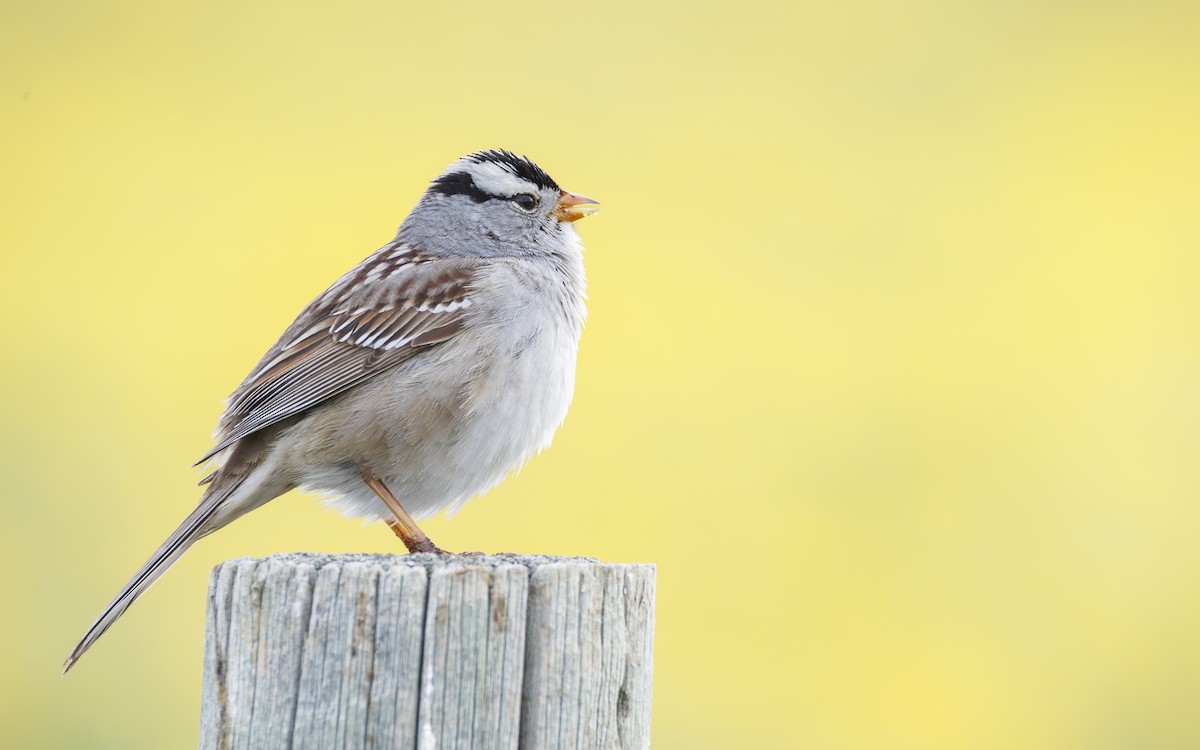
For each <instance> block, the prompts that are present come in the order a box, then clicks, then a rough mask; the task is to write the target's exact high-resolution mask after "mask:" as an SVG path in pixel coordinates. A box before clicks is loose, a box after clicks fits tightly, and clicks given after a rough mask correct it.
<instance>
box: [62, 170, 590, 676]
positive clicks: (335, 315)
mask: <svg viewBox="0 0 1200 750" xmlns="http://www.w3.org/2000/svg"><path fill="white" fill-rule="evenodd" d="M598 207H599V204H598V202H597V201H595V200H593V199H591V198H588V197H586V196H584V195H580V194H577V193H572V192H570V191H567V190H564V189H562V188H561V187H559V185H558V183H557V182H555V181H554V180H553V179H552V178H551V177H550V176H549V175H548V174H547V173H546V172H545V171H544V170H543V169H542V168H541V167H539V166H538V165H537V164H536V163H535V162H534V161H532V160H531V159H529V158H528V157H526V156H520V155H517V154H515V153H513V152H511V151H506V150H498V149H494V150H486V151H477V152H475V153H471V154H468V155H466V156H463V157H461V158H459V159H457V160H455V161H454V162H452V163H451V164H450V165H449V166H448V167H447V168H446V169H445V170H444V171H443V172H442V173H441V174H440V175H439V176H438V177H437V178H435V179H434V180H433V181H432V182H431V183H430V184H429V186H428V188H427V189H426V190H425V192H424V194H423V195H422V196H421V198H420V199H419V200H418V202H417V204H416V206H415V207H414V208H413V209H412V211H411V212H410V213H409V214H408V216H407V217H406V218H405V219H404V221H403V223H402V224H401V225H400V228H399V230H398V231H397V232H396V235H395V238H394V239H393V240H392V241H391V242H389V243H387V244H386V245H384V246H383V247H381V248H380V249H379V250H377V251H375V252H374V253H373V254H371V255H370V256H368V257H367V258H366V259H364V260H363V261H362V262H361V263H359V264H358V265H357V266H355V267H354V268H352V269H351V270H350V271H349V272H347V273H346V274H345V275H343V276H342V277H341V278H340V279H338V280H337V281H336V282H335V283H334V284H333V285H332V286H331V287H329V288H328V289H327V290H325V291H324V292H323V293H322V294H320V295H319V296H317V297H316V299H314V300H313V301H312V302H311V303H309V305H308V306H307V307H305V308H304V310H303V311H302V312H301V313H300V314H299V315H298V316H297V317H296V319H295V321H294V322H293V323H292V324H291V325H290V326H288V328H287V329H286V330H285V331H284V332H283V335H282V336H280V337H279V340H278V341H277V342H276V343H275V345H274V346H272V347H271V348H270V349H269V350H268V351H267V353H266V354H265V355H263V357H262V359H261V360H260V361H259V362H258V364H257V365H256V366H255V367H254V368H253V369H252V370H251V371H250V374H249V375H248V376H247V377H246V378H245V380H243V381H242V383H241V385H239V386H238V387H237V389H236V390H235V391H234V392H233V394H232V395H231V396H230V397H229V399H228V400H227V401H226V406H225V410H224V412H223V413H222V415H221V417H220V419H219V421H218V425H217V429H216V432H215V434H214V437H215V441H216V444H215V445H214V447H213V448H212V450H210V451H209V452H208V453H207V454H205V455H204V456H203V457H202V458H201V459H200V461H198V462H197V464H196V465H197V466H199V465H201V464H207V465H208V466H210V467H212V468H213V469H214V470H213V471H212V472H211V473H210V474H208V475H207V476H205V477H204V478H203V479H202V480H201V481H200V484H201V486H203V487H204V488H205V489H204V492H203V495H202V496H201V499H200V502H199V504H198V505H197V506H196V509H195V510H193V511H192V512H191V514H190V515H188V516H187V518H186V519H184V521H183V523H182V524H180V526H179V528H177V529H176V530H175V531H174V532H173V533H172V534H171V535H170V536H169V537H168V538H167V540H166V541H165V542H163V544H162V546H160V547H159V548H158V549H157V550H156V551H155V552H154V554H153V555H152V556H151V557H150V559H149V560H147V561H146V563H145V564H144V565H143V566H142V567H141V568H140V569H139V570H138V571H137V573H135V574H134V576H133V578H131V579H130V580H129V582H128V583H126V584H125V586H124V588H122V589H121V590H120V592H119V593H118V594H117V595H116V597H115V598H114V599H113V600H112V602H111V603H109V604H108V606H107V607H105V608H104V610H103V611H102V612H101V613H100V616H99V617H97V618H96V620H95V622H94V623H93V624H92V625H91V627H89V628H88V630H87V632H86V633H85V634H84V636H83V637H82V638H81V639H80V641H79V643H78V644H77V645H76V646H75V648H74V649H73V650H72V651H71V654H70V656H69V657H68V658H67V661H66V663H65V665H64V668H63V674H66V673H67V671H69V670H70V669H71V667H72V666H73V665H74V664H75V663H76V662H77V661H78V660H79V658H80V657H81V656H82V655H83V653H84V652H85V651H87V650H88V649H89V648H90V647H91V646H92V644H94V643H95V642H96V640H97V639H99V638H100V636H102V635H103V634H104V633H105V631H107V630H108V629H109V627H111V626H112V624H113V623H114V622H115V621H116V620H117V618H119V617H120V616H121V615H122V614H124V613H125V611H126V610H127V609H128V608H129V606H130V605H131V604H132V603H133V602H134V601H135V600H136V599H137V598H138V597H139V596H141V595H142V594H143V593H145V591H146V590H147V589H148V588H149V587H150V586H151V584H153V583H154V582H155V581H156V580H158V578H159V577H160V576H161V575H162V574H163V573H164V572H165V571H166V570H167V568H169V567H170V566H171V565H173V564H174V563H175V562H176V561H177V560H178V559H179V558H180V557H181V556H182V555H183V554H184V553H185V552H186V551H187V550H188V549H189V548H190V547H191V546H192V545H193V544H194V543H195V542H196V541H197V540H198V539H200V538H201V537H204V536H207V535H208V534H211V533H212V532H214V531H216V530H218V529H220V528H222V527H224V526H225V525H227V524H229V523H230V522H231V521H234V520H236V519H237V518H239V517H241V516H243V515H245V514H246V513H249V512H250V511H252V510H254V509H255V508H258V507H261V506H262V505H264V504H265V503H267V502H269V501H270V500H272V499H274V498H276V497H278V496H280V495H282V494H284V493H286V492H288V491H290V490H292V489H295V488H300V489H304V490H308V491H312V492H315V493H318V494H321V495H323V496H325V497H326V498H328V499H329V502H331V503H332V504H333V505H334V506H335V507H336V508H337V509H339V510H341V511H342V512H343V513H345V514H347V515H350V516H356V517H361V518H365V519H367V520H370V521H374V520H383V521H385V522H386V524H387V526H388V527H389V528H390V529H391V530H392V532H393V533H395V534H396V536H398V537H399V538H400V540H401V541H402V542H403V543H404V545H405V547H406V548H407V549H408V551H409V552H410V553H418V552H425V553H439V554H445V553H444V551H443V550H441V549H440V548H438V547H437V545H435V544H434V543H433V542H432V541H431V540H430V538H429V537H428V536H427V535H426V534H425V533H424V532H423V531H421V529H420V527H419V526H418V525H417V521H418V520H422V519H425V518H429V517H430V516H433V515H435V514H437V513H438V512H440V511H443V510H446V511H449V512H454V511H456V510H458V509H459V508H460V507H462V505H463V504H464V503H465V502H466V501H467V500H469V499H471V498H472V497H475V496H478V495H480V494H483V493H485V492H487V491H488V490H490V489H491V488H493V487H495V486H496V485H497V484H499V483H500V482H501V481H502V480H503V479H504V478H505V477H506V476H508V475H509V474H510V473H511V472H512V471H514V470H515V469H517V468H519V467H520V466H521V465H523V464H524V463H525V462H526V461H527V460H529V459H530V458H531V457H532V456H534V455H536V454H537V453H539V452H541V451H542V450H543V449H545V448H546V447H548V446H549V444H550V442H551V439H552V438H553V436H554V433H555V432H556V430H557V429H558V427H559V426H560V425H561V423H562V422H563V420H564V419H565V417H566V414H567V408H568V406H569V405H570V402H571V398H572V394H573V391H574V385H575V363H576V353H577V351H578V347H579V341H580V337H581V334H582V331H583V324H584V319H585V318H586V315H587V310H586V299H587V296H586V277H585V274H584V266H583V246H582V243H581V241H580V238H579V235H578V233H577V232H576V230H575V225H574V222H575V221H576V220H578V219H581V218H583V217H585V216H588V215H589V214H592V213H594V212H595V211H596V210H597V209H598Z"/></svg>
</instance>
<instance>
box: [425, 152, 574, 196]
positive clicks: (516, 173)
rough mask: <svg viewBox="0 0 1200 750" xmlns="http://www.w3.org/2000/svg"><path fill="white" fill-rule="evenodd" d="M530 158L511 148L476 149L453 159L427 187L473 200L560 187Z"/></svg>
mask: <svg viewBox="0 0 1200 750" xmlns="http://www.w3.org/2000/svg"><path fill="white" fill-rule="evenodd" d="M561 189H562V188H560V187H559V186H558V183H557V182H555V181H554V180H553V178H551V177H550V175H548V174H546V172H545V171H544V170H543V169H542V168H541V167H539V166H538V165H537V164H535V163H534V162H533V161H532V160H530V159H528V158H526V157H524V156H518V155H516V154H514V153H512V152H511V151H479V152H477V153H474V154H470V155H468V156H464V157H463V158H461V159H459V160H458V161H456V162H455V163H454V164H451V165H450V167H449V168H448V169H447V170H446V171H445V172H443V173H442V174H441V176H439V177H438V178H437V179H435V180H434V181H433V183H432V184H431V185H430V186H429V191H430V192H431V193H437V194H441V195H465V196H467V197H468V198H470V199H471V200H472V201H474V202H476V203H483V202H484V201H486V200H491V199H493V198H511V197H513V196H514V195H518V194H520V193H527V192H530V191H531V190H532V191H537V190H561Z"/></svg>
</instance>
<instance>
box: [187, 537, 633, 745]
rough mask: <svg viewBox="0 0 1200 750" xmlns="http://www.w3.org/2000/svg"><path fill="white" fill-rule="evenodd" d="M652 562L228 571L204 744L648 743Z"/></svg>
mask: <svg viewBox="0 0 1200 750" xmlns="http://www.w3.org/2000/svg"><path fill="white" fill-rule="evenodd" d="M654 572H655V571H654V566H653V565H609V564H604V563H600V562H597V561H595V560H590V559H584V558H561V557H540V556H524V555H491V556H482V555H479V556H474V555H467V556H451V557H438V556H436V555H404V556H397V555H311V554H288V555H275V556H272V557H268V558H265V559H262V560H250V559H241V560H230V561H229V562H225V563H222V564H220V565H218V566H217V567H216V568H214V569H213V573H212V580H211V583H210V586H209V592H208V626H207V632H206V634H205V639H204V685H203V693H202V706H201V712H200V747H201V748H202V750H210V749H212V750H215V749H217V748H220V749H221V750H225V749H230V750H232V749H233V748H252V749H254V750H258V749H259V748H281V749H285V748H286V749H287V750H302V749H305V748H313V749H314V750H328V749H329V748H380V749H382V748H405V749H408V748H416V749H417V750H452V749H456V748H462V749H466V748H486V749H487V750H491V749H492V748H501V749H503V748H522V749H523V750H532V749H534V748H539V749H540V748H548V749H553V748H565V747H569V748H605V749H609V748H612V749H614V750H635V749H636V750H640V749H641V748H645V747H648V746H649V744H650V685H651V677H652V670H653V660H652V649H653V639H654Z"/></svg>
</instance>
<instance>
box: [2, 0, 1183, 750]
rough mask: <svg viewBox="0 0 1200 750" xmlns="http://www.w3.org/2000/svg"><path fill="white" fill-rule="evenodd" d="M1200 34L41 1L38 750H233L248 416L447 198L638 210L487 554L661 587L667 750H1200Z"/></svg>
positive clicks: (12, 358)
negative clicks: (277, 361) (222, 493)
mask: <svg viewBox="0 0 1200 750" xmlns="http://www.w3.org/2000/svg"><path fill="white" fill-rule="evenodd" d="M1198 22H1200V5H1197V4H1196V3H1193V2H1177V3H1174V2H1136V3H1135V2H1099V3H1087V2H949V1H938V0H929V1H925V2H865V3H852V4H836V3H816V2H775V3H772V2H757V1H756V0H748V1H746V2H739V3H737V4H736V8H735V9H730V7H729V4H726V3H707V2H691V3H688V4H686V5H682V4H681V5H678V6H674V7H672V6H667V5H665V4H660V5H652V4H647V3H636V2H622V1H610V2H604V3H592V4H574V5H572V4H566V5H546V4H541V5H538V4H533V5H530V4H511V3H510V4H503V5H495V6H489V7H467V6H463V5H462V4H437V3H423V4H419V5H418V4H412V5H411V7H406V4H400V3H383V2H378V3H368V4H344V5H343V6H341V7H336V8H335V7H334V6H333V4H330V5H329V6H327V7H323V8H321V7H315V6H312V5H304V4H297V3H285V2H249V3H234V4H220V3H217V4H214V3H191V2H182V3H154V2H106V3H85V2H59V1H56V0H50V1H49V2H40V3H9V4H7V5H6V6H5V8H4V9H3V10H2V11H0V84H2V85H0V117H2V122H3V133H4V137H3V138H2V139H0V161H2V164H3V168H2V169H0V201H2V204H3V209H2V212H0V248H2V250H0V252H2V257H3V261H2V266H0V275H2V278H3V279H4V293H3V294H2V295H0V320H2V321H3V323H0V325H3V327H4V328H3V340H4V348H3V354H2V355H0V356H3V366H2V367H0V386H2V392H3V403H4V406H3V419H2V421H0V448H2V449H3V450H2V452H0V466H2V471H3V474H2V476H0V481H2V485H0V487H2V489H0V492H2V496H3V500H2V502H0V571H2V572H0V591H2V592H3V597H4V601H5V602H6V603H5V605H4V606H3V607H0V634H2V636H3V639H2V642H3V644H4V646H3V664H4V669H3V676H2V677H0V745H3V746H5V747H13V748H17V747H20V748H74V747H87V748H168V747H189V746H194V744H195V741H196V736H197V723H198V715H199V688H200V671H201V643H202V633H203V623H204V617H203V613H204V592H205V586H206V581H207V575H208V570H209V568H210V567H211V566H212V565H213V564H214V563H216V562H218V561H220V560H223V559H226V558H230V557H237V556H246V555H266V554H269V553H273V552H279V551H294V550H311V551H327V552H342V551H373V552H391V551H397V550H398V545H397V543H396V540H395V539H394V538H393V537H392V535H391V533H390V532H388V531H387V529H385V528H384V527H382V526H372V527H364V526H363V525H362V524H361V523H360V522H358V521H356V520H350V519H344V518H342V517H340V516H337V515H335V514H334V513H332V512H331V511H329V510H326V509H324V508H322V507H321V506H320V504H319V503H318V502H317V501H316V500H315V499H313V498H310V497H306V496H303V495H300V494H294V495H289V496H287V497H285V498H282V499H280V500H278V501H276V502H275V503H272V504H271V505H269V506H267V507H266V508H264V509H263V510H260V511H257V512H255V513H253V514H251V515H250V516H248V517H246V518H244V519H242V520H241V521H239V522H237V523H236V524H234V525H233V526H231V527H229V528H228V529H226V530H224V531H222V532H221V533H220V534H217V535H216V536H214V537H210V538H208V539H206V540H204V541H202V542H201V543H200V544H199V545H197V547H196V548H195V549H194V550H193V551H192V552H191V553H190V554H189V555H188V556H186V557H185V558H184V559H183V561H182V562H181V563H180V564H179V565H178V566H177V567H176V568H175V569H173V570H172V571H171V572H169V573H168V574H167V575H166V576H165V578H164V579H163V580H162V581H161V582H160V583H159V585H158V586H156V587H155V588H154V590H153V591H151V592H150V593H149V594H148V595H147V596H146V597H145V598H144V599H142V600H141V602H140V603H139V604H138V605H137V606H135V607H134V608H133V609H132V610H131V611H130V612H129V614H128V615H126V617H125V618H124V619H123V620H122V621H121V622H120V623H119V624H118V625H117V626H116V627H115V628H114V629H113V630H112V631H111V632H110V633H109V634H108V636H107V637H105V638H104V639H103V640H102V641H101V642H100V643H99V644H98V646H97V647H96V648H95V649H93V650H92V651H91V652H90V653H89V654H88V655H87V658H85V659H84V660H83V661H82V662H81V663H80V664H79V666H77V667H76V669H75V670H74V671H73V672H72V673H71V675H70V676H69V677H67V678H66V679H61V678H60V677H59V671H60V668H61V664H62V661H63V659H64V658H65V657H66V655H67V652H68V650H69V649H70V647H71V646H72V645H73V644H74V643H75V641H76V639H77V638H78V637H79V636H80V635H81V634H82V633H83V631H84V629H85V628H86V627H87V625H88V624H89V623H90V622H91V621H92V619H93V617H94V616H95V615H96V614H97V613H98V612H99V611H100V608H101V607H102V606H103V605H104V604H105V603H106V602H107V601H108V600H109V598H110V597H111V596H112V595H113V594H114V593H115V592H116V591H117V589H118V588H119V587H120V585H121V584H123V583H124V582H125V580H126V579H127V578H128V577H129V575H130V574H132V573H133V571H134V570H135V569H136V568H137V566H138V565H140V564H141V563H142V561H143V560H144V559H145V558H146V556H147V555H148V554H149V553H150V552H151V551H152V550H153V549H154V548H155V547H156V546H157V545H158V544H159V543H160V542H161V541H162V539H164V538H165V536H166V535H167V534H168V533H169V532H170V531H171V530H172V529H173V528H174V527H175V525H176V524H177V523H178V522H179V521H180V520H182V518H183V517H184V516H185V515H186V514H187V512H188V511H189V510H191V508H192V507H193V505H194V503H195V502H196V500H197V499H198V498H199V491H198V490H197V489H196V488H195V487H194V486H193V485H194V483H195V480H196V479H198V474H197V472H196V471H195V470H193V469H191V468H189V466H190V464H191V462H192V461H194V460H195V459H196V458H198V457H199V456H200V455H201V454H202V453H204V452H205V451H206V450H207V449H208V447H209V446H210V440H209V434H210V431H211V429H212V427H213V426H214V424H215V422H216V418H217V416H218V414H219V412H220V409H221V404H222V399H223V398H224V397H225V396H226V395H227V394H228V393H229V392H230V391H232V389H233V388H234V387H235V386H236V385H237V383H238V382H239V381H240V380H241V378H242V377H243V376H244V375H245V374H246V372H247V371H248V369H249V368H250V366H251V365H252V364H253V363H254V362H255V361H256V360H257V358H258V357H259V356H260V355H261V354H262V352H263V351H264V350H265V349H266V348H267V347H268V346H269V345H270V344H271V343H272V342H273V341H274V340H275V338H276V336H277V335H278V334H279V333H280V332H281V331H282V330H283V328H284V327H285V326H286V325H287V323H289V322H290V321H291V319H292V317H293V316H294V315H295V314H296V313H297V312H298V311H299V310H300V309H301V308H302V307H303V306H304V305H305V304H306V303H307V302H308V301H309V299H311V298H312V297H313V296H315V295H316V294H317V293H319V292H320V291H321V290H323V289H324V288H325V287H326V286H327V285H328V284H330V283H331V282H332V281H333V280H335V279H336V278H337V277H338V276H339V275H340V274H341V273H342V272H343V271H344V270H346V269H347V268H349V267H350V266H351V265H353V264H354V263H356V262H357V261H359V260H360V259H361V258H362V257H364V256H365V255H367V254H368V253H370V252H372V251H373V250H374V249H375V248H377V247H378V246H380V245H382V244H383V243H384V242H386V241H387V240H389V239H390V238H391V237H392V235H393V232H394V231H395V228H396V226H397V225H398V224H399V222H400V220H401V219H402V218H403V217H404V215H405V214H406V213H407V212H408V210H409V208H410V207H411V206H412V205H413V203H414V202H415V201H416V200H417V198H418V197H419V195H420V193H421V192H422V190H423V189H424V187H425V185H426V183H427V182H428V181H429V180H430V179H432V178H433V177H434V176H436V175H437V174H438V172H439V171H440V170H441V169H443V168H444V167H445V165H446V164H447V163H449V162H450V161H451V160H453V159H454V158H456V157H457V156H459V155H461V154H463V153H466V152H469V151H473V150H476V149H481V148H492V147H503V148H509V149H513V150H516V151H519V152H522V153H526V154H529V155H530V156H532V157H533V158H534V159H536V160H537V161H539V162H540V163H541V164H542V166H544V167H545V168H546V169H547V170H548V171H549V172H550V173H551V174H552V175H553V176H554V177H555V178H556V179H557V180H558V181H559V182H560V183H562V184H563V185H564V186H566V187H568V188H570V189H572V190H576V191H579V192H583V193H585V194H587V195H592V196H594V197H596V198H599V199H601V200H602V201H603V204H604V208H603V211H602V213H601V214H600V215H599V216H597V217H595V218H592V219H588V220H587V221H586V222H583V223H581V224H580V225H579V228H580V231H581V234H582V235H583V237H584V240H585V242H586V245H587V248H588V256H587V264H588V270H589V274H590V281H591V287H590V293H591V318H590V320H589V323H588V327H587V330H586V332H585V335H584V341H583V346H582V351H581V355H580V361H579V374H578V388H577V391H576V398H575V405H574V407H573V409H572V412H571V415H570V417H569V418H568V420H567V422H566V425H565V426H564V428H563V429H562V431H561V432H560V433H559V436H558V439H557V441H556V443H555V445H554V447H553V448H552V449H551V450H550V451H548V452H547V453H546V454H544V455H543V456H541V457H539V458H538V459H537V460H535V461H534V462H533V463H532V464H530V465H529V466H528V467H527V468H526V469H525V471H524V472H523V473H521V474H520V475H519V476H518V477H516V478H515V479H512V480H510V481H508V482H507V483H505V484H504V485H503V486H501V487H500V488H499V489H497V490H496V491H494V492H492V493H491V494H490V495H489V496H487V497H486V498H484V499H480V500H476V501H474V502H472V503H471V504H469V505H468V506H467V508H466V509H465V510H464V511H463V512H462V513H461V514H460V515H458V516H457V517H455V518H454V519H445V518H439V519H437V520H434V521H432V522H429V523H428V525H427V526H426V528H427V530H428V531H429V532H430V534H431V536H432V537H433V538H434V539H436V540H437V541H438V543H439V544H441V545H442V546H444V547H447V548H449V549H460V550H461V549H479V550H490V551H500V550H505V551H517V552H531V553H532V552H542V553H552V554H563V555H574V554H582V555H594V556H597V557H601V558H604V559H605V560H610V561H652V562H655V563H657V564H658V566H659V567H658V570H659V598H658V632H657V647H656V652H655V659H656V675H655V707H654V744H655V747H660V748H725V747H789V748H792V747H794V748H822V749H825V748H828V749H829V750H858V749H864V750H865V749H872V748H881V749H882V748H886V749H889V750H893V749H896V748H914V749H915V748H920V749H922V750H936V749H940V748H946V749H947V750H949V749H950V748H1018V747H1019V748H1047V749H1050V748H1054V749H1056V750H1060V749H1062V748H1089V749H1095V748H1100V749H1104V748H1139V749H1140V748H1195V747H1197V746H1200V714H1198V713H1197V711H1196V706H1197V702H1198V701H1200V636H1198V635H1197V633H1200V544H1198V543H1197V542H1196V538H1197V527H1198V525H1200V508H1198V506H1197V502H1196V494H1197V489H1198V488H1200V471H1198V466H1200V464H1198V462H1197V445H1198V443H1200V337H1198V336H1197V330H1196V329H1197V325H1198V324H1200V307H1198V304H1200V303H1198V294H1200V252H1198V243H1200V211H1198V210H1197V202H1198V201H1200V136H1198V133H1200V47H1198V46H1197V44H1196V39H1197V33H1198V31H1200V26H1198Z"/></svg>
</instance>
